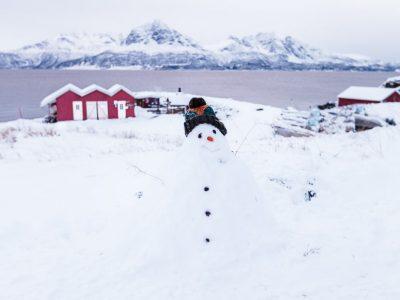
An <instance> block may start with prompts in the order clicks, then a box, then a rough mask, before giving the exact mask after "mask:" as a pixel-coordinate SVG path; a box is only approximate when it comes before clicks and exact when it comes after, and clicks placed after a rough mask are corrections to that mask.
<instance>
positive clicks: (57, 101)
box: [40, 84, 135, 121]
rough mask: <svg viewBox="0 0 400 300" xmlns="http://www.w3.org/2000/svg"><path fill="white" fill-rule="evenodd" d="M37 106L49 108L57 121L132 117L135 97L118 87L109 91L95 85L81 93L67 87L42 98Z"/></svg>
mask: <svg viewBox="0 0 400 300" xmlns="http://www.w3.org/2000/svg"><path fill="white" fill-rule="evenodd" d="M40 106H41V107H45V106H48V107H49V110H50V115H52V116H54V117H55V118H56V120H57V121H68V120H88V119H94V120H101V119H125V118H129V117H135V98H134V93H133V92H131V91H130V90H129V89H127V88H126V87H124V86H122V85H118V84H116V85H114V86H112V87H111V88H109V89H104V88H102V87H100V86H98V85H95V84H92V85H90V86H88V87H86V88H84V89H80V88H78V87H77V86H75V85H73V84H67V85H66V86H64V87H62V88H60V89H59V90H57V91H55V92H54V93H51V94H50V95H48V96H47V97H46V98H44V99H43V100H42V102H41V104H40Z"/></svg>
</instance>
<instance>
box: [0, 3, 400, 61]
mask: <svg viewBox="0 0 400 300" xmlns="http://www.w3.org/2000/svg"><path fill="white" fill-rule="evenodd" d="M0 1H1V5H0V37H1V40H0V49H12V48H16V47H19V46H22V45H24V44H27V43H31V42H35V41H39V40H42V39H46V38H48V37H51V36H53V35H55V34H57V33H62V32H74V31H86V32H111V33H117V32H118V33H119V32H122V33H127V32H129V30H130V29H131V28H132V27H134V26H137V25H141V24H143V23H145V22H149V21H152V20H153V19H159V20H162V21H164V22H165V23H167V24H169V25H170V26H171V27H174V28H176V29H177V30H179V31H181V32H182V33H185V34H187V35H189V36H191V37H192V38H194V39H195V40H197V41H200V42H202V43H204V44H212V43H218V41H220V40H221V39H224V38H226V37H227V36H228V35H230V34H233V35H244V34H253V33H257V32H261V31H266V32H276V33H277V34H279V35H292V36H294V37H295V38H298V39H300V40H302V41H304V42H307V43H308V44H310V45H313V46H316V47H319V48H322V49H324V50H326V51H330V52H338V53H360V54H365V55H368V56H371V57H374V58H380V59H384V60H391V61H400V37H399V32H400V29H399V28H400V5H399V0H347V1H346V0H274V1H270V0H240V1H236V0H140V1H138V0H97V1H95V0H63V1H59V0H35V1H32V0H0Z"/></svg>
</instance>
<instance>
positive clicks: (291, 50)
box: [0, 21, 399, 71]
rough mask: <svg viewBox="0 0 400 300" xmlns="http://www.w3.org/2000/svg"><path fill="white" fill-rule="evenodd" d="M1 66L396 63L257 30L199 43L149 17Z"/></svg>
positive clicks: (363, 66) (372, 66) (60, 40)
mask: <svg viewBox="0 0 400 300" xmlns="http://www.w3.org/2000/svg"><path fill="white" fill-rule="evenodd" d="M0 68H1V69H64V68H99V69H104V68H106V69H109V68H127V69H129V68H131V69H221V70H223V69H261V70H270V69H278V70H304V69H306V70H388V71H392V70H395V69H397V68H399V66H395V65H391V64H384V63H382V62H379V61H374V60H371V59H368V58H364V57H355V56H349V55H332V54H326V53H324V52H323V51H321V50H319V49H316V48H314V47H311V46H308V45H306V44H304V43H302V42H299V41H297V40H296V39H294V38H292V37H290V36H287V37H283V38H281V37H278V36H276V35H275V34H273V33H258V34H255V35H250V36H245V37H234V36H231V37H230V38H229V39H228V40H227V41H225V42H224V43H222V44H220V45H218V46H213V47H203V46H202V45H200V44H199V43H197V42H196V41H194V40H193V39H191V38H190V37H187V36H185V35H183V34H181V33H179V32H178V31H176V30H174V29H172V28H170V27H168V26H167V25H166V24H164V23H162V22H160V21H153V22H152V23H149V24H145V25H142V26H139V27H137V28H134V29H133V30H131V31H130V32H129V33H128V34H126V35H122V34H120V35H110V34H87V33H80V34H76V33H73V34H61V35H58V36H56V37H54V38H52V39H48V40H44V41H41V42H38V43H35V44H32V45H27V46H24V47H22V48H20V49H17V50H14V51H9V52H0Z"/></svg>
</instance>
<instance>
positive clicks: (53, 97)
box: [40, 83, 135, 107]
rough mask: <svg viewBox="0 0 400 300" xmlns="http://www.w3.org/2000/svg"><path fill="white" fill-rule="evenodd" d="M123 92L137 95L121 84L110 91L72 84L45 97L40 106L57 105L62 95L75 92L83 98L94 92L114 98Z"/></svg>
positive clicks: (99, 87) (95, 85)
mask: <svg viewBox="0 0 400 300" xmlns="http://www.w3.org/2000/svg"><path fill="white" fill-rule="evenodd" d="M121 90H123V91H125V92H126V93H127V94H129V95H131V96H132V97H134V95H135V94H134V93H133V92H132V91H131V90H129V89H128V88H126V87H124V86H122V85H120V84H115V85H113V86H112V87H110V88H109V89H105V88H103V87H101V86H99V85H97V84H91V85H89V86H87V87H85V88H83V89H81V88H79V87H77V86H76V85H74V84H72V83H68V84H67V85H64V86H63V87H62V88H60V89H58V90H56V91H55V92H53V93H51V94H50V95H48V96H47V97H45V98H44V99H43V100H42V101H41V102H40V106H41V107H44V106H46V105H50V104H53V103H55V102H56V101H57V98H58V97H60V96H61V95H63V94H65V93H67V92H73V93H75V94H77V95H79V96H81V97H83V96H85V95H87V94H90V93H92V92H94V91H99V92H102V93H104V94H106V95H109V96H114V95H115V94H116V93H117V92H119V91H121Z"/></svg>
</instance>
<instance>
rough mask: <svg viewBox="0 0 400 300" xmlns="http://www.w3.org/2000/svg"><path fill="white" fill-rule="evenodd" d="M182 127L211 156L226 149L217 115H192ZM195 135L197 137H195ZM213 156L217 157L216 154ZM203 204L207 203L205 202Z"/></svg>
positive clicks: (207, 189) (208, 212) (208, 214)
mask: <svg viewBox="0 0 400 300" xmlns="http://www.w3.org/2000/svg"><path fill="white" fill-rule="evenodd" d="M184 127H185V134H186V136H188V138H189V139H192V141H193V142H195V141H194V140H193V138H194V139H195V140H197V142H195V143H196V144H197V145H198V146H200V147H201V148H203V149H204V150H205V152H206V153H209V154H210V155H211V156H212V157H213V156H215V154H218V153H219V152H220V151H226V149H227V148H226V147H227V144H226V141H225V139H224V138H222V137H223V135H225V134H226V133H227V131H226V128H225V126H224V124H223V123H222V122H221V121H219V119H218V118H217V117H214V116H205V115H203V116H198V117H194V118H192V119H190V120H188V121H186V122H185V124H184ZM195 137H197V139H196V138H195ZM215 157H218V155H216V156H215ZM213 158H214V157H213ZM220 160H221V159H220V158H217V159H216V161H217V162H220ZM201 188H202V189H203V191H204V192H205V193H208V192H210V187H209V186H202V187H201ZM206 198H207V200H208V199H209V197H206ZM204 205H207V203H206V202H205V203H204ZM203 213H204V217H205V218H208V219H211V217H212V212H211V210H209V209H204V211H203ZM204 241H205V242H206V243H210V242H211V238H210V237H209V236H206V237H205V238H204Z"/></svg>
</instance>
